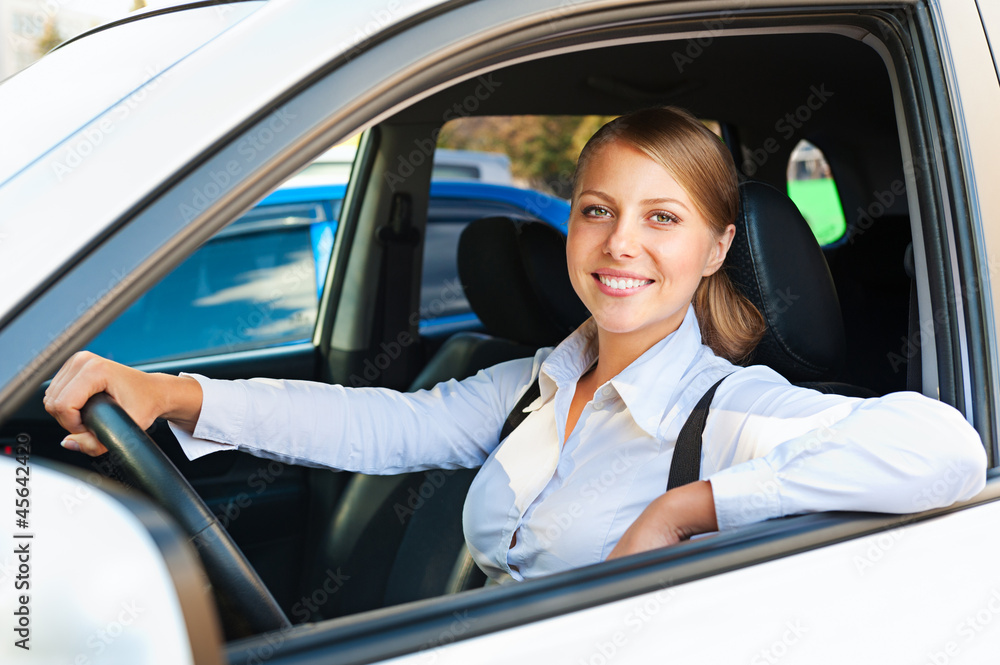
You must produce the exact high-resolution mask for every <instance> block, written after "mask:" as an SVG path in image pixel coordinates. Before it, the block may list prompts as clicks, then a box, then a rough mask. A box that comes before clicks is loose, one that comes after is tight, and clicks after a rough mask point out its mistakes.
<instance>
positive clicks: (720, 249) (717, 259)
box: [701, 224, 736, 277]
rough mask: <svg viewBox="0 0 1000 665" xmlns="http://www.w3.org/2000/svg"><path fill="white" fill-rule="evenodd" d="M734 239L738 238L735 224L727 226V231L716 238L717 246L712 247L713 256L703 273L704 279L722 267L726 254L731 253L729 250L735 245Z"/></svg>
mask: <svg viewBox="0 0 1000 665" xmlns="http://www.w3.org/2000/svg"><path fill="white" fill-rule="evenodd" d="M734 237H736V225H735V224H730V225H729V226H727V227H726V230H725V231H723V232H722V233H720V234H719V235H718V236H717V237H716V239H715V244H714V245H713V246H712V254H711V256H710V257H709V259H708V263H706V264H705V270H704V271H703V272H702V273H701V274H702V276H703V277H708V276H709V275H711V274H713V273H714V272H716V271H717V270H718V269H719V268H721V267H722V264H723V262H724V261H725V260H726V254H728V253H729V248H730V247H731V246H732V244H733V238H734Z"/></svg>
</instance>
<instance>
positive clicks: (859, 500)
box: [702, 372, 986, 529]
mask: <svg viewBox="0 0 1000 665" xmlns="http://www.w3.org/2000/svg"><path fill="white" fill-rule="evenodd" d="M739 374H741V375H743V374H744V373H743V372H740V373H739ZM757 376H758V377H760V376H761V373H757ZM740 378H741V380H742V381H741V383H740V384H737V383H736V382H734V384H735V385H733V386H729V390H728V391H727V393H726V394H724V395H722V396H721V397H722V398H721V400H719V403H718V404H716V405H713V412H715V411H716V410H718V414H719V417H718V418H716V419H715V420H716V422H714V423H713V422H712V420H713V419H712V418H710V419H709V425H708V427H706V430H705V441H706V447H707V448H708V447H710V450H706V454H705V457H704V462H703V471H702V474H703V477H708V478H710V479H711V481H712V488H713V493H714V498H715V508H716V513H717V517H718V523H719V528H720V529H727V528H731V527H735V526H739V525H742V524H749V523H753V522H758V521H761V520H765V519H770V518H772V517H779V516H782V515H795V514H799V513H807V512H817V511H827V510H859V511H869V512H886V513H898V514H902V513H912V512H918V511H921V510H927V509H930V508H935V507H940V506H947V505H950V504H952V503H954V502H955V501H960V500H964V499H968V498H971V497H972V496H974V495H975V494H976V493H978V492H979V491H980V490H982V488H983V486H984V485H985V480H986V473H985V471H986V452H985V449H984V448H983V444H982V442H981V440H980V438H979V435H978V433H977V432H976V430H975V429H974V428H973V427H972V426H971V425H970V424H969V423H968V422H966V420H965V419H964V418H963V417H962V415H961V414H960V413H959V412H958V411H956V410H955V409H954V408H952V407H950V406H948V405H947V404H944V403H942V402H939V401H937V400H933V399H930V398H928V397H925V396H924V395H921V394H919V393H913V392H900V393H891V394H889V395H886V396H884V397H880V398H873V399H864V400H863V399H857V398H848V397H843V396H839V395H824V394H821V393H818V392H815V391H812V390H806V389H802V388H797V387H795V386H791V385H788V384H787V383H784V382H777V381H770V380H765V381H761V380H759V379H755V378H754V377H753V374H750V373H749V372H748V373H747V374H746V375H744V376H741V377H740ZM762 378H765V379H766V376H765V377H762ZM723 386H725V384H723ZM720 392H721V390H720ZM710 452H711V454H709V453H710Z"/></svg>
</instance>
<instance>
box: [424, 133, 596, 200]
mask: <svg viewBox="0 0 1000 665" xmlns="http://www.w3.org/2000/svg"><path fill="white" fill-rule="evenodd" d="M614 117H615V116H593V115H591V116H493V117H482V118H462V119H459V120H453V121H451V122H449V123H447V124H446V125H445V126H444V127H443V128H442V129H441V133H440V135H439V136H438V146H439V147H441V148H451V149H454V150H479V151H482V152H500V153H504V154H506V155H508V156H509V157H510V166H511V173H512V174H513V176H514V179H515V181H517V183H518V184H519V185H521V186H523V187H527V188H530V189H536V190H540V191H544V192H548V193H550V194H554V195H556V196H561V197H562V198H569V197H570V195H571V194H572V186H573V172H574V170H575V168H576V159H577V157H578V156H579V155H580V151H581V150H583V146H584V144H585V143H586V142H587V139H589V138H590V137H591V136H592V135H593V134H594V132H596V131H597V130H598V129H600V127H601V125H603V124H604V123H606V122H607V121H609V120H611V119H612V118H614Z"/></svg>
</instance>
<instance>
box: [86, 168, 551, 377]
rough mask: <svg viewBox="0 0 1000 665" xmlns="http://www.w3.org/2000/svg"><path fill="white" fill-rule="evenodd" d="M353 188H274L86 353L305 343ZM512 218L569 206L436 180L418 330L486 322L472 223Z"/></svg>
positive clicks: (182, 354) (145, 358)
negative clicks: (469, 271) (481, 317)
mask: <svg viewBox="0 0 1000 665" xmlns="http://www.w3.org/2000/svg"><path fill="white" fill-rule="evenodd" d="M345 189H346V185H343V184H335V185H315V186H308V187H288V188H283V189H279V190H276V191H275V192H273V193H272V194H270V195H269V196H267V197H266V198H264V199H263V200H262V201H261V202H260V203H259V204H257V206H255V207H254V208H253V209H251V210H250V211H249V212H247V213H246V214H245V215H243V216H242V217H240V218H239V219H237V220H236V221H234V222H233V223H232V224H230V225H229V226H228V227H226V228H225V229H223V230H222V231H221V232H219V233H218V234H217V235H216V236H214V237H213V238H212V239H211V240H210V241H209V242H207V243H206V244H205V245H204V246H203V247H202V248H201V249H199V250H198V251H197V252H195V253H194V254H193V255H192V256H191V257H189V258H188V259H187V260H186V261H185V262H184V263H182V264H181V265H180V266H178V267H177V269H176V270H174V271H173V272H172V273H170V274H169V275H167V277H165V278H164V279H163V281H162V282H160V283H159V284H158V285H157V286H156V287H154V288H153V289H151V290H150V291H148V292H147V293H146V294H145V295H144V296H142V297H141V298H140V299H139V300H138V301H136V302H135V303H134V304H133V305H132V306H131V307H130V308H129V309H127V310H126V311H125V312H124V313H122V315H121V316H120V317H118V319H117V320H116V321H115V322H114V323H112V324H111V325H110V326H108V327H107V328H106V329H105V330H104V332H103V333H101V334H100V335H99V336H98V337H97V338H96V339H94V340H93V341H92V342H91V344H90V345H89V346H88V347H87V348H88V349H89V350H91V351H93V352H94V353H97V354H99V355H103V356H106V357H108V358H112V359H114V360H117V361H119V362H122V363H126V364H132V365H135V364H142V363H149V362H155V361H160V360H172V359H179V358H191V357H200V356H207V355H214V354H220V353H231V352H234V351H248V350H253V349H260V348H264V347H273V346H279V345H287V344H296V343H299V342H303V341H305V340H308V339H309V338H310V337H311V335H312V333H313V326H314V324H315V321H316V311H317V304H318V301H319V296H320V295H321V293H322V288H323V282H324V279H325V277H326V272H327V268H328V266H329V263H330V253H331V251H332V249H333V241H334V236H335V234H336V230H337V219H338V217H339V215H340V207H341V204H342V202H343V199H344V193H345ZM492 215H507V216H512V217H519V218H524V219H534V220H541V221H544V222H547V223H549V224H551V225H552V226H554V227H556V228H558V229H560V230H561V231H562V232H563V233H565V232H566V222H567V220H568V218H569V204H568V203H567V202H566V201H564V200H562V199H559V198H556V197H553V196H549V195H547V194H543V193H541V192H537V191H532V190H525V189H518V188H516V187H509V186H505V185H495V184H486V183H482V182H471V181H470V182H466V181H454V182H450V181H437V182H433V183H432V184H431V189H430V205H429V208H428V219H427V237H426V239H425V246H424V264H423V276H422V286H421V303H420V331H421V333H422V334H424V335H427V336H438V335H447V334H451V333H453V332H458V331H459V330H469V329H475V328H476V327H477V326H478V325H479V321H478V320H477V318H476V316H475V314H473V313H472V311H471V309H470V307H469V303H468V301H467V300H466V299H465V295H464V293H463V292H462V287H461V284H460V282H459V279H458V269H457V264H456V248H457V246H458V238H459V235H460V234H461V232H462V229H464V228H465V226H466V225H467V224H468V223H469V222H471V221H473V220H476V219H480V218H482V217H489V216H492Z"/></svg>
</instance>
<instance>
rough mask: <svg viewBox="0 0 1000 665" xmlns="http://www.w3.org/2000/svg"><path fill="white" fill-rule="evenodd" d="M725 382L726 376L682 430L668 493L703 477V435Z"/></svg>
mask: <svg viewBox="0 0 1000 665" xmlns="http://www.w3.org/2000/svg"><path fill="white" fill-rule="evenodd" d="M726 376H729V375H728V374H727V375H726ZM725 380H726V377H725V376H724V377H722V378H721V379H719V380H718V381H716V382H715V385H713V386H712V387H711V388H709V389H708V390H707V391H705V394H704V395H702V396H701V399H700V400H698V403H697V404H696V405H695V407H694V410H693V411H692V412H691V415H690V416H688V419H687V422H685V423H684V427H682V428H681V433H680V434H678V435H677V443H676V444H675V445H674V456H673V458H672V459H671V460H670V478H668V479H667V491H668V492H669V491H670V490H672V489H674V488H675V487H680V486H681V485H687V484H688V483H693V482H695V481H697V480H698V479H699V478H700V477H701V435H702V432H704V431H705V422H706V421H707V420H708V409H709V407H710V406H711V405H712V398H713V397H715V390H716V388H718V387H719V384H721V383H722V382H723V381H725Z"/></svg>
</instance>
